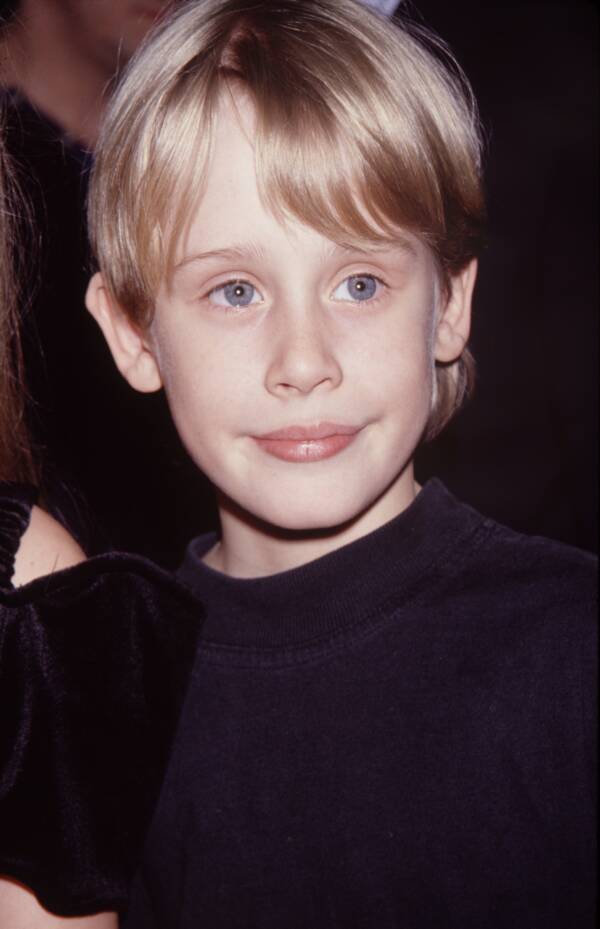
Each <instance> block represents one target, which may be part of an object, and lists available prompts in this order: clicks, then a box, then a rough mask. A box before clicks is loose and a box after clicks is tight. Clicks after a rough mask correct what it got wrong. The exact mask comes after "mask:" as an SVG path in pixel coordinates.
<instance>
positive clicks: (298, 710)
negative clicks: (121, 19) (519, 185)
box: [88, 0, 594, 929]
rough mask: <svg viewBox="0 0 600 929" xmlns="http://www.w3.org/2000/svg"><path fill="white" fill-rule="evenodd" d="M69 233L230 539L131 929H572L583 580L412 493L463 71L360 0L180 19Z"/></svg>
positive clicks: (451, 384) (224, 540) (466, 302)
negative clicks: (87, 248)
mask: <svg viewBox="0 0 600 929" xmlns="http://www.w3.org/2000/svg"><path fill="white" fill-rule="evenodd" d="M90 216H91V230H92V238H93V244H94V248H95V251H96V255H97V258H98V262H99V267H100V272H99V274H97V275H95V276H94V278H93V279H92V281H91V284H90V288H89V291H88V306H89V309H90V310H91V312H92V313H93V314H94V316H95V317H96V319H97V320H98V322H99V323H100V325H101V326H102V328H103V330H104V333H105V335H106V338H107V340H108V342H109V345H110V347H111V349H112V352H113V355H114V357H115V361H116V363H117V365H118V366H119V368H120V370H121V371H122V373H123V374H124V376H125V377H126V378H127V379H128V380H129V382H130V383H131V384H132V385H133V387H135V388H136V389H138V390H144V391H149V390H157V389H159V388H160V387H161V386H164V388H165V390H166V393H167V396H168V399H169V403H170V406H171V409H172V412H173V416H174V419H175V422H176V424H177V427H178V430H179V433H180V435H181V438H182V440H183V442H184V443H185V445H186V447H187V449H188V451H189V453H190V455H191V456H192V457H193V459H194V460H195V461H196V462H197V464H198V466H199V467H200V468H201V469H202V470H203V471H204V472H205V473H206V474H207V475H208V476H209V477H210V479H211V480H212V482H213V483H214V486H215V490H216V493H217V497H218V504H219V512H220V520H221V531H220V534H219V536H218V537H209V538H206V537H205V538H200V539H197V540H196V541H195V542H193V543H192V544H191V546H190V548H189V550H188V553H187V556H186V559H185V563H184V565H183V567H182V569H181V578H182V580H183V581H184V582H185V583H186V584H188V585H189V586H190V587H191V588H192V589H193V590H194V591H196V592H197V595H198V597H199V598H200V599H201V600H202V601H203V603H204V604H205V605H206V607H207V620H206V623H205V626H204V628H203V633H202V641H201V644H200V647H199V650H198V653H197V656H196V665H195V670H194V672H193V675H192V679H191V684H190V687H189V691H188V695H187V700H186V704H185V707H184V709H183V713H182V717H181V720H180V726H179V730H178V734H177V737H176V742H175V746H174V750H173V753H172V758H171V763H170V767H169V770H168V773H167V776H166V780H165V782H164V785H163V791H162V795H161V799H160V802H159V805H158V808H157V811H156V814H155V818H154V822H153V825H152V827H151V830H150V833H149V836H148V840H147V845H146V849H145V853H144V860H143V863H142V866H141V868H140V871H139V875H138V879H137V881H136V885H135V887H134V890H133V893H132V898H131V904H130V908H129V913H128V916H127V919H126V925H127V926H128V927H136V929H137V927H140V929H141V927H144V929H150V927H161V929H166V927H172V926H179V927H190V929H191V927H194V929H196V927H198V926H206V927H211V929H212V927H215V929H216V927H260V929H318V927H321V926H322V927H334V926H335V927H377V929H388V927H402V929H412V927H436V929H438V927H444V929H447V927H456V929H467V927H473V929H475V927H476V929H482V927H500V926H501V927H506V929H508V927H510V929H515V927H527V929H532V927H541V926H544V927H545V929H548V927H555V926H556V927H558V926H562V927H567V926H569V927H574V926H585V925H591V920H592V914H593V886H592V885H593V878H592V875H593V846H594V841H593V836H594V826H593V819H592V794H593V787H594V781H593V773H592V770H591V768H592V746H591V743H592V740H593V739H592V736H593V730H592V726H591V720H590V716H591V712H592V711H591V706H592V702H593V683H592V681H593V654H594V652H593V644H592V643H593V635H594V633H593V602H594V570H593V561H592V559H591V558H588V557H587V556H586V555H584V554H582V553H580V552H577V551H573V550H569V549H566V548H564V547H562V546H560V545H558V544H556V543H553V542H549V541H545V540H541V539H527V538H524V537H521V536H518V535H516V534H515V533H513V532H511V531H509V530H507V529H505V528H503V527H501V526H498V525H496V524H494V523H493V522H491V521H489V520H486V519H484V518H483V517H482V516H480V515H479V514H478V513H476V512H474V511H473V510H471V509H470V508H469V507H466V506H464V505H462V504H461V503H459V502H458V501H456V500H455V499H454V498H453V497H452V496H451V495H450V494H449V493H448V492H447V491H446V490H445V489H444V487H443V486H442V485H441V484H440V483H439V482H436V481H433V482H430V483H429V484H427V486H425V487H424V488H420V487H419V485H418V484H417V483H416V482H415V478H414V475H413V466H412V461H413V456H414V452H415V448H416V447H417V445H418V443H419V442H420V441H421V439H422V438H423V436H424V435H431V434H432V433H433V432H435V431H436V430H437V429H439V428H441V426H442V425H443V423H444V422H445V421H446V420H447V419H448V417H449V416H450V415H452V413H453V411H454V410H455V409H456V408H457V407H458V406H459V404H460V402H461V399H462V397H463V395H464V393H465V390H466V388H467V387H468V384H469V382H470V378H471V369H472V361H471V359H470V356H469V354H468V351H467V349H466V343H467V337H468V333H469V316H470V306H471V295H472V291H473V285H474V281H475V270H476V257H475V256H476V252H477V247H478V242H479V238H480V231H481V226H482V217H483V203H482V194H481V181H480V147H479V138H478V131H477V118H476V113H475V107H474V103H473V100H472V97H471V95H470V91H469V89H468V86H467V85H466V83H465V81H464V79H463V78H462V76H461V75H460V73H459V72H458V70H457V68H456V66H454V65H453V64H452V61H451V60H450V59H449V57H448V55H447V54H446V53H445V51H444V50H443V48H441V47H439V46H438V45H437V44H436V43H435V42H433V41H432V40H430V39H427V38H424V37H419V36H418V35H417V34H416V32H415V30H414V29H412V28H409V27H408V26H391V25H390V24H388V23H387V22H386V21H385V20H383V19H380V18H378V17H377V16H376V15H375V14H373V13H371V12H369V11H367V10H364V9H363V8H361V7H360V6H359V5H357V4H355V3H353V2H351V0H324V2H321V0H319V2H317V0H277V2H258V3H252V4H247V3H246V2H245V0H206V2H200V3H193V4H190V5H188V6H187V7H185V8H184V9H183V10H182V11H181V12H180V13H178V14H177V15H176V17H175V18H174V19H173V20H172V21H171V22H170V23H169V24H167V25H165V26H164V27H163V28H162V29H161V31H160V32H159V34H158V35H156V36H155V38H154V40H153V42H151V43H150V44H149V45H148V46H147V47H146V48H145V49H144V50H143V51H142V53H141V54H140V55H139V57H138V58H137V60H136V61H135V62H134V64H133V66H132V68H131V70H130V72H129V74H128V77H127V78H126V80H125V82H124V83H123V85H122V87H121V89H120V91H119V93H118V94H117V96H116V98H115V100H114V102H113V104H112V107H111V110H110V113H109V115H108V119H107V122H106V125H105V127H104V133H103V136H102V139H101V142H100V146H99V150H98V158H97V162H96V166H95V173H94V178H93V181H92V188H91V203H90ZM491 415H493V411H492V412H491ZM141 466H143V464H142V465H141ZM148 509H149V514H150V518H151V509H152V501H148Z"/></svg>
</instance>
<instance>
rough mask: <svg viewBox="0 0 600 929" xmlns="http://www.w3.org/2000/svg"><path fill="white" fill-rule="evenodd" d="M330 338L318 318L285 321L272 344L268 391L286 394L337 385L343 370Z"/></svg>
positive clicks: (278, 394)
mask: <svg viewBox="0 0 600 929" xmlns="http://www.w3.org/2000/svg"><path fill="white" fill-rule="evenodd" d="M329 341H330V340H329V338H328V335H327V333H325V332H324V331H323V329H322V327H320V326H319V323H318V321H317V320H312V321H311V320H306V319H305V320H302V321H301V322H300V321H296V322H294V321H292V320H289V319H288V320H287V321H285V322H284V323H283V325H282V329H281V332H280V333H279V334H278V335H277V336H275V338H274V341H273V343H272V345H271V351H272V355H271V359H272V360H271V363H270V364H269V367H268V370H267V375H266V387H267V390H268V391H269V392H270V393H272V394H275V395H277V396H280V397H285V396H288V395H292V394H309V393H311V392H312V391H313V390H316V389H317V388H329V389H332V388H334V387H337V386H338V384H340V383H341V381H342V369H341V367H340V364H339V362H338V360H337V358H336V356H335V354H334V351H333V348H332V346H331V345H330V344H329Z"/></svg>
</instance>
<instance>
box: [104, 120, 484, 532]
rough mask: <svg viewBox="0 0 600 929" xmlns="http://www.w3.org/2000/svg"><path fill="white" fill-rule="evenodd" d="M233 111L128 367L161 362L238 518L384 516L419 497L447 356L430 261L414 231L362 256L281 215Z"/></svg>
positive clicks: (312, 525)
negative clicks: (440, 364)
mask: <svg viewBox="0 0 600 929" xmlns="http://www.w3.org/2000/svg"><path fill="white" fill-rule="evenodd" d="M239 105H240V110H241V116H240V114H239V113H236V111H235V110H234V108H233V107H231V105H228V106H223V107H222V110H221V114H220V120H219V130H218V136H217V139H216V147H215V150H214V157H213V159H212V167H211V168H210V171H209V175H208V179H207V186H206V193H205V195H204V196H203V198H202V201H201V203H200V205H199V207H198V209H197V211H196V214H195V216H194V218H193V222H192V224H191V227H190V230H189V234H188V235H187V237H186V238H185V241H184V242H182V245H181V250H180V255H179V260H178V264H177V267H176V270H175V272H174V274H173V277H172V279H171V280H170V281H169V285H168V286H164V287H163V288H162V290H161V292H160V293H159V295H158V299H157V302H156V313H155V317H154V321H153V323H152V326H151V329H150V334H149V337H147V338H146V342H145V351H144V355H143V357H144V366H143V369H144V371H145V372H146V374H142V375H141V380H140V373H139V372H140V371H141V368H140V369H139V370H138V369H136V370H138V373H137V374H132V373H131V372H132V370H133V368H131V366H130V368H129V370H126V369H127V364H126V363H125V362H123V361H121V368H122V370H124V371H125V373H127V374H128V376H129V378H130V380H131V382H132V383H134V384H135V385H136V386H138V387H141V388H142V389H143V388H146V389H150V388H151V387H153V386H156V384H155V382H153V381H152V376H151V375H149V374H148V365H149V364H150V361H149V358H150V357H151V358H152V364H153V365H155V366H156V370H157V371H158V372H159V374H160V380H161V381H162V383H163V384H164V387H165V390H166V393H167V396H168V400H169V404H170V407H171V411H172V414H173V416H174V419H175V422H176V425H177V428H178V431H179V434H180V436H181V438H182V440H183V442H184V444H185V445H186V447H187V449H188V451H189V453H190V454H191V456H192V457H193V458H194V460H195V461H196V462H197V464H198V465H199V466H200V468H201V469H202V470H203V471H204V472H205V473H206V474H207V475H208V477H209V478H210V479H211V480H212V481H213V483H214V484H215V485H216V487H217V488H218V490H219V491H220V492H221V494H223V495H225V496H226V497H228V498H230V499H231V500H233V501H234V502H235V504H237V506H238V507H241V508H242V510H243V511H245V513H247V514H249V515H250V516H252V517H254V518H259V519H260V520H262V521H264V522H266V523H268V524H270V525H273V526H276V527H280V528H285V529H296V530H303V529H327V528H331V527H334V526H338V525H341V524H342V523H345V522H347V521H349V520H355V519H357V518H360V517H361V516H362V515H363V514H366V513H371V514H376V517H375V523H374V524H375V525H376V524H381V523H383V522H385V521H387V520H388V519H390V518H392V517H393V516H395V515H396V514H397V513H399V512H400V511H401V510H402V509H404V507H405V506H407V505H408V504H409V503H410V501H411V500H412V498H413V496H414V485H413V474H412V463H411V462H412V457H413V453H414V450H415V447H416V445H417V443H418V441H419V439H420V436H421V434H422V431H423V428H424V426H425V424H426V421H427V418H428V415H429V412H430V408H431V403H432V392H433V384H434V370H433V369H434V350H435V347H436V345H437V350H438V354H440V353H441V354H442V355H443V353H444V351H447V350H448V349H447V348H444V344H443V343H444V340H443V338H442V340H441V342H440V336H439V332H442V331H446V330H445V329H444V325H445V324H444V325H442V326H441V328H440V327H439V326H438V325H437V322H436V320H437V319H438V316H439V313H440V311H439V309H438V308H436V301H437V300H438V299H439V297H438V289H439V288H438V286H437V279H436V271H435V267H434V261H433V258H432V256H431V254H430V252H429V251H428V249H427V248H426V247H425V246H424V245H423V244H422V243H421V242H419V241H418V240H417V239H416V238H415V237H414V236H411V235H409V234H405V235H404V236H403V239H402V241H399V243H398V244H397V245H395V246H391V247H386V248H384V249H377V250H372V249H367V250H354V249H347V248H342V247H340V246H338V245H336V244H335V243H333V242H331V241H329V240H328V239H326V238H324V237H323V236H322V235H320V234H319V233H317V232H316V231H314V230H313V229H311V228H309V227H306V226H303V225H301V224H300V223H299V222H297V221H294V220H290V221H289V222H288V223H287V224H285V225H284V224H282V223H281V222H280V221H279V220H278V219H276V218H275V217H274V216H273V215H272V214H271V213H270V212H269V211H268V210H267V209H266V208H265V206H264V205H263V204H262V202H261V200H260V197H259V194H258V190H257V184H256V177H255V171H254V154H253V149H252V145H251V142H250V141H249V139H251V138H252V112H251V110H250V108H249V107H247V106H245V105H244V104H243V103H241V102H240V104H239ZM463 283H464V286H462V285H461V286H459V285H458V284H457V287H458V290H459V291H460V293H459V297H460V296H461V295H463V296H465V300H466V301H467V302H468V297H469V296H470V283H469V280H467V278H466V276H465V282H463ZM463 291H464V294H463ZM465 300H463V301H462V302H461V300H460V299H459V300H458V303H457V307H458V310H460V312H461V313H463V310H464V307H463V303H464V302H465ZM455 302H456V301H455ZM458 304H460V306H459V305H458ZM442 309H443V308H442ZM457 312H458V311H457ZM463 315H464V314H463ZM467 316H468V308H467ZM443 318H444V316H443V313H442V319H443ZM462 318H463V316H461V319H462ZM466 325H467V329H468V320H467V324H466ZM455 328H456V327H455ZM446 329H447V330H448V331H447V332H446V336H447V340H448V339H450V338H451V337H453V338H455V337H456V332H455V331H454V330H452V332H451V331H450V328H449V327H448V325H446ZM436 332H438V335H437V337H436ZM449 333H450V334H449ZM464 338H466V332H465V334H464ZM460 341H461V346H462V344H463V343H464V339H463V338H462V335H461V336H460ZM455 349H456V346H455V347H454V348H453V349H450V351H451V352H452V351H455ZM459 353H460V347H459V348H458V349H456V354H459ZM116 354H118V352H117V353H116ZM117 360H119V359H117ZM134 367H135V365H134ZM144 377H146V380H145V381H144ZM370 524H371V525H373V520H371V521H370Z"/></svg>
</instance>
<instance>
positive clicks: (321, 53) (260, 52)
mask: <svg viewBox="0 0 600 929" xmlns="http://www.w3.org/2000/svg"><path fill="white" fill-rule="evenodd" d="M237 88H239V89H242V90H243V92H244V93H246V94H247V95H248V96H249V97H250V99H251V101H252V103H253V105H254V109H255V112H256V137H255V151H256V170H257V178H258V184H259V189H260V191H261V195H262V196H263V198H264V200H265V202H266V203H267V204H268V206H269V207H270V208H271V209H272V210H273V211H274V212H276V213H277V214H280V215H282V216H285V215H292V216H294V217H296V218H297V219H299V220H300V221H302V222H303V223H305V224H307V225H310V226H312V227H313V228H315V229H316V230H317V231H319V232H320V233H322V234H323V235H325V236H326V237H328V238H330V239H332V240H334V241H337V242H346V243H347V242H349V241H350V240H363V241H364V240H365V239H367V240H371V241H378V242H381V241H390V240H391V241H393V240H394V237H395V236H397V235H398V230H399V228H404V229H408V230H410V231H411V232H413V233H414V234H416V235H417V236H418V237H420V239H421V240H422V241H424V242H425V243H426V244H427V245H428V246H429V247H430V249H431V251H432V253H433V255H434V256H435V258H436V261H437V265H438V268H439V273H440V279H441V282H442V287H443V288H444V289H445V291H446V293H447V292H448V284H449V281H450V279H451V277H452V276H453V275H455V274H457V273H458V272H459V271H461V270H462V269H463V268H464V267H465V266H466V265H467V264H468V262H469V261H470V260H471V258H473V257H474V256H475V255H476V253H477V250H478V247H479V242H480V235H481V230H482V223H483V217H484V205H483V197H482V190H481V178H480V137H479V132H478V118H477V111H476V105H475V102H474V99H473V95H472V92H471V90H470V88H469V85H468V83H467V81H466V79H465V77H464V75H463V74H462V72H461V70H460V68H459V66H458V65H457V64H456V62H455V61H454V59H453V58H452V56H451V55H450V53H449V52H448V50H447V49H446V48H445V47H444V46H443V44H442V43H441V42H440V41H439V40H437V39H435V38H433V37H432V36H431V35H429V34H427V33H425V32H424V31H423V30H422V29H420V28H417V27H415V26H414V25H409V24H408V23H402V24H400V23H398V22H395V23H390V22H389V21H387V20H386V19H384V18H382V17H380V16H379V15H377V14H375V13H373V12H372V11H370V10H367V9H365V8H364V7H362V6H361V5H360V4H359V3H356V2H353V0H275V2H269V0H263V2H260V0H259V2H249V0H200V2H198V0H195V2H192V3H188V4H185V5H184V6H183V7H182V8H180V9H179V10H178V11H177V12H176V13H175V15H174V16H173V17H172V18H171V20H170V21H169V22H166V23H164V24H163V25H162V27H160V28H159V30H158V32H156V33H155V34H154V36H153V37H152V39H151V40H150V41H148V42H147V43H146V44H145V45H144V46H143V47H142V48H141V49H140V51H139V52H138V54H137V55H136V56H135V57H134V59H133V61H132V62H131V65H130V67H129V70H128V73H127V75H126V77H125V79H124V81H123V83H122V84H121V86H120V88H119V89H118V91H117V93H116V95H115V96H114V98H113V100H112V102H111V104H110V106H109V109H108V113H107V115H106V120H105V123H104V127H103V130H102V133H101V137H100V142H99V146H98V149H97V156H96V162H95V167H94V170H93V174H92V179H91V188H90V199H89V227H90V235H91V241H92V246H93V248H94V251H95V254H96V256H97V259H98V263H99V267H100V270H101V271H102V272H103V274H104V276H105V280H106V283H107V286H108V288H109V290H110V292H111V294H112V296H113V298H114V299H115V300H116V301H117V302H118V303H119V304H120V305H121V307H122V308H123V309H124V311H125V312H126V313H127V314H128V316H129V317H130V318H131V319H132V320H133V321H134V322H135V323H136V324H138V325H140V326H143V325H146V324H147V323H148V322H149V321H150V319H151V314H152V307H153V299H154V295H155V294H156V292H157V288H158V287H159V285H160V283H161V281H162V280H164V279H165V277H166V276H167V275H168V273H169V269H170V267H171V265H172V262H173V258H174V250H175V248H176V246H177V243H178V241H179V237H180V236H181V234H182V231H183V230H185V228H186V225H187V223H188V222H189V220H190V215H191V211H192V209H193V207H194V205H195V204H197V202H198V198H199V197H200V196H201V194H202V190H203V186H204V183H205V178H206V172H207V166H208V163H209V159H210V154H211V147H212V143H213V138H214V128H215V119H216V114H217V108H218V104H219V101H220V98H221V96H222V94H223V93H229V92H231V90H232V89H237ZM472 377H473V360H472V358H471V355H470V354H469V352H468V350H465V352H464V353H463V355H462V356H461V358H460V359H459V360H458V361H456V362H454V363H453V364H451V365H436V385H435V386H436V390H435V395H436V401H435V406H434V409H433V411H432V415H431V418H430V422H429V424H428V429H427V433H428V435H430V436H431V435H433V434H434V433H435V432H437V431H439V429H440V428H441V427H442V426H443V425H444V424H445V422H446V421H447V420H448V419H449V418H450V416H451V415H452V414H453V412H454V411H455V410H456V409H457V408H458V406H459V405H460V403H461V402H462V400H463V397H464V396H465V393H466V392H467V391H468V388H469V386H470V383H471V381H472Z"/></svg>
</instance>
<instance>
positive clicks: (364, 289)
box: [332, 274, 381, 303]
mask: <svg viewBox="0 0 600 929" xmlns="http://www.w3.org/2000/svg"><path fill="white" fill-rule="evenodd" d="M380 284H381V281H380V280H379V278H377V277H375V276H374V275H373V274H351V275H350V277H346V278H344V280H343V281H342V283H341V284H339V285H338V286H337V287H336V289H335V290H334V292H333V294H332V297H333V299H334V300H352V301H354V302H355V303H361V302H363V301H365V300H371V299H372V298H373V297H374V296H375V295H376V293H377V292H378V289H379V286H380Z"/></svg>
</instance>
